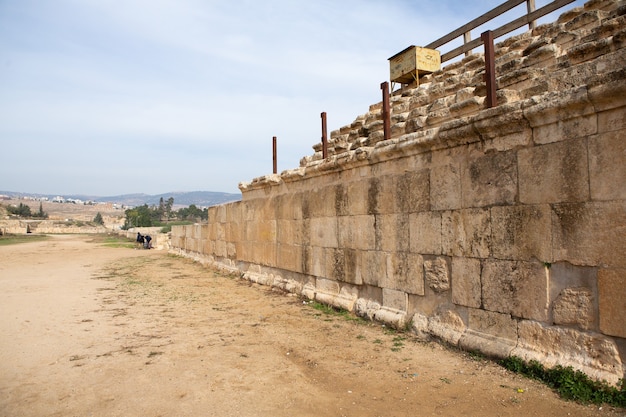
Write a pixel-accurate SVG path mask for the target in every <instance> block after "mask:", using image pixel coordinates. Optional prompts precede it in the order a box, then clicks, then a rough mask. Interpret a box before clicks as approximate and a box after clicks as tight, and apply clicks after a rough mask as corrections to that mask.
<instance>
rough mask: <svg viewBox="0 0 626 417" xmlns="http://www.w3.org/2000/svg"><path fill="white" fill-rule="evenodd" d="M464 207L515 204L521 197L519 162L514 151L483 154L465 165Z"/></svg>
mask: <svg viewBox="0 0 626 417" xmlns="http://www.w3.org/2000/svg"><path fill="white" fill-rule="evenodd" d="M461 172H462V174H461V187H462V190H463V192H462V197H463V207H482V206H488V205H494V204H513V203H515V199H516V197H517V163H516V155H515V153H514V152H498V153H495V154H494V153H490V154H486V155H482V156H480V157H478V158H474V159H471V160H469V161H468V162H466V163H465V164H464V166H463V168H462V171H461Z"/></svg>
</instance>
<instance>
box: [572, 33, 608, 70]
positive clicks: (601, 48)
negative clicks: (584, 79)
mask: <svg viewBox="0 0 626 417" xmlns="http://www.w3.org/2000/svg"><path fill="white" fill-rule="evenodd" d="M612 44H613V42H612V39H598V40H595V41H591V42H586V43H583V44H581V45H576V46H573V47H572V48H570V49H569V50H568V51H567V58H568V60H569V62H570V65H577V64H580V63H582V62H585V61H589V60H592V59H594V58H597V57H599V56H602V55H605V54H607V53H609V52H611V49H612V46H613V45H612Z"/></svg>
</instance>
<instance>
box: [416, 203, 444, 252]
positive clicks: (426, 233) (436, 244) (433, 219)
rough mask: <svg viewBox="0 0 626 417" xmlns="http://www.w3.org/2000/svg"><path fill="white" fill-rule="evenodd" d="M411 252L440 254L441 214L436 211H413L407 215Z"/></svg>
mask: <svg viewBox="0 0 626 417" xmlns="http://www.w3.org/2000/svg"><path fill="white" fill-rule="evenodd" d="M409 221H410V226H409V238H410V242H411V252H416V253H419V254H431V255H440V254H441V253H442V252H441V214H440V213H438V212H424V213H414V214H411V215H410V216H409Z"/></svg>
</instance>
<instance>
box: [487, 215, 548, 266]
mask: <svg viewBox="0 0 626 417" xmlns="http://www.w3.org/2000/svg"><path fill="white" fill-rule="evenodd" d="M491 236H492V242H491V252H492V254H493V256H494V257H496V258H498V259H511V260H526V261H528V260H531V259H533V258H535V259H538V260H541V261H544V262H550V261H551V260H552V233H551V210H550V206H549V205H531V206H500V207H492V208H491Z"/></svg>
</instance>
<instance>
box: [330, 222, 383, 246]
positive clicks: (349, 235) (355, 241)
mask: <svg viewBox="0 0 626 417" xmlns="http://www.w3.org/2000/svg"><path fill="white" fill-rule="evenodd" d="M337 221H338V226H337V229H338V230H337V236H338V245H339V247H342V248H350V249H361V250H371V249H374V248H375V245H376V229H375V227H374V226H375V218H374V216H373V215H360V216H341V217H338V219H337Z"/></svg>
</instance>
